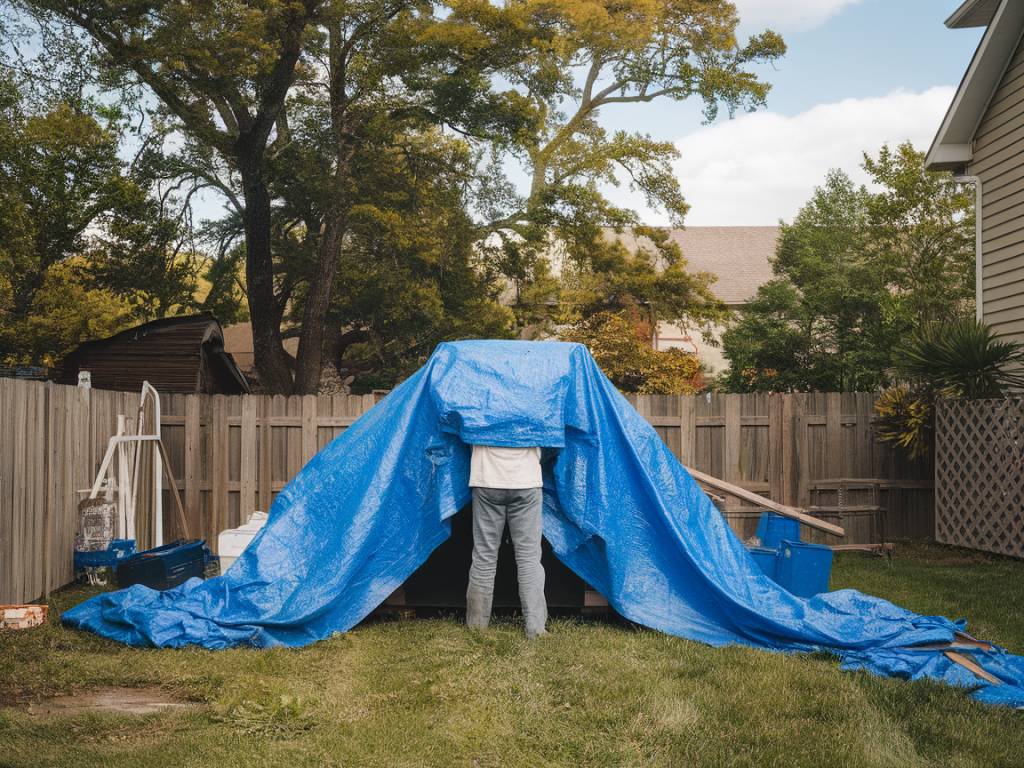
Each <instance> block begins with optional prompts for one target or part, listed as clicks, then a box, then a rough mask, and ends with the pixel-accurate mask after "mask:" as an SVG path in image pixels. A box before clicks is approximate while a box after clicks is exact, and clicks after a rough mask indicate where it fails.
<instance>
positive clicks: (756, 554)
mask: <svg viewBox="0 0 1024 768" xmlns="http://www.w3.org/2000/svg"><path fill="white" fill-rule="evenodd" d="M747 551H748V552H750V556H751V557H752V558H754V562H755V563H757V564H758V566H759V567H760V568H761V570H762V571H763V572H764V575H765V576H767V577H768V578H769V579H773V580H774V579H775V572H776V562H777V561H778V554H779V553H778V550H775V549H771V548H769V547H747Z"/></svg>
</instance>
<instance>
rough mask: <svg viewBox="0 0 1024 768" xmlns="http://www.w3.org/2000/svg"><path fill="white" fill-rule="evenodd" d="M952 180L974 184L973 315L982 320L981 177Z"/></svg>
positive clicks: (962, 177) (979, 320)
mask: <svg viewBox="0 0 1024 768" xmlns="http://www.w3.org/2000/svg"><path fill="white" fill-rule="evenodd" d="M953 181H956V182H959V183H960V184H973V185H974V316H975V318H977V320H978V322H979V323H981V322H984V319H985V313H984V312H983V311H982V295H983V293H982V253H981V177H980V176H968V175H963V176H954V177H953Z"/></svg>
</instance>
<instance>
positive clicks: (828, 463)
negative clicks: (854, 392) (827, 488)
mask: <svg viewBox="0 0 1024 768" xmlns="http://www.w3.org/2000/svg"><path fill="white" fill-rule="evenodd" d="M842 397H843V396H842V395H841V394H840V393H839V392H829V393H828V394H827V395H825V468H826V469H825V472H826V474H827V476H828V477H838V476H839V475H841V474H842V472H843V427H842V423H841V421H840V417H841V416H842V411H843V404H842Z"/></svg>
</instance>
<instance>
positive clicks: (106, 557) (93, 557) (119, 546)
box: [75, 539, 135, 571]
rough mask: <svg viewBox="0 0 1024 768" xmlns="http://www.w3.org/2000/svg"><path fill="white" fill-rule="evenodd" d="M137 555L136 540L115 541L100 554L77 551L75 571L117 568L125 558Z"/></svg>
mask: <svg viewBox="0 0 1024 768" xmlns="http://www.w3.org/2000/svg"><path fill="white" fill-rule="evenodd" d="M134 554H135V539H114V540H113V541H111V542H110V546H108V547H107V548H106V549H101V550H100V551H98V552H84V551H79V550H75V570H76V571H80V570H82V569H84V568H115V567H116V566H117V564H118V563H119V562H120V561H121V560H124V559H125V558H128V557H131V556H132V555H134Z"/></svg>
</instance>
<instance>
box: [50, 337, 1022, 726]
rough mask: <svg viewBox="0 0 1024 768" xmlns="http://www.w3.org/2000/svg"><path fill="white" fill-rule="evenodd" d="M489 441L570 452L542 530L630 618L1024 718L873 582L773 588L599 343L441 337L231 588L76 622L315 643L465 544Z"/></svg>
mask: <svg viewBox="0 0 1024 768" xmlns="http://www.w3.org/2000/svg"><path fill="white" fill-rule="evenodd" d="M472 445H492V446H504V447H509V448H534V447H538V446H539V447H541V448H545V449H550V450H551V451H553V452H554V454H555V456H554V460H553V461H550V462H549V461H545V462H544V466H543V486H544V487H543V533H544V536H545V537H546V538H547V540H548V542H549V544H550V545H551V548H552V550H553V551H554V553H555V555H556V556H557V557H558V558H559V559H560V560H561V561H562V562H563V563H565V565H566V566H568V567H569V568H570V569H572V570H573V571H575V572H576V573H577V574H578V575H579V576H580V577H581V578H582V579H583V580H584V581H586V582H587V583H588V584H590V585H591V586H593V587H594V588H595V589H596V590H598V591H599V592H600V593H601V594H603V595H604V596H605V597H606V598H607V599H608V602H609V603H610V605H611V606H612V607H613V608H614V609H615V610H616V611H617V612H618V613H620V614H621V615H622V616H624V617H626V618H627V619H630V620H632V621H634V622H636V623H638V624H643V625H645V626H648V627H651V628H653V629H657V630H661V631H663V632H667V633H669V634H672V635H677V636H679V637H685V638H689V639H692V640H696V641H700V642H704V643H708V644H710V645H713V646H722V645H728V644H732V643H737V644H743V645H749V646H756V647H759V648H764V649H767V650H772V651H790V652H811V651H827V652H830V653H833V654H835V655H836V656H838V657H839V658H840V659H841V661H842V664H843V667H844V668H847V669H867V670H870V671H872V672H874V673H876V674H881V675H892V676H898V677H903V678H911V679H917V678H922V677H927V678H932V679H936V680H942V681H945V682H947V683H950V684H953V685H959V686H965V687H968V688H969V689H970V690H971V691H972V695H973V696H975V697H976V698H978V699H980V700H982V701H987V702H993V703H1002V704H1008V705H1013V706H1024V685H1022V683H1024V658H1021V657H1019V656H1014V655H1011V654H1009V653H1007V652H1006V651H1004V650H1003V649H1000V648H998V647H995V646H989V645H981V644H972V643H973V641H971V640H970V638H967V637H966V636H965V635H964V634H963V632H964V626H965V625H964V623H963V622H954V621H951V620H949V619H946V618H943V617H940V616H920V615H917V614H914V613H912V612H910V611H907V610H905V609H903V608H900V607H898V606H896V605H893V604H892V603H890V602H888V601H885V600H881V599H879V598H876V597H870V596H868V595H864V594H862V593H860V592H857V591H855V590H839V591H836V592H828V593H824V594H820V595H817V596H815V597H812V598H801V597H797V596H795V595H792V594H790V593H789V592H787V591H786V590H784V589H783V588H781V587H780V586H779V585H777V584H776V583H775V582H774V581H772V580H771V579H769V578H767V577H766V576H764V575H763V574H762V573H761V570H760V568H758V566H757V564H756V563H755V562H754V561H753V560H752V559H751V557H750V555H749V553H748V552H747V550H746V548H745V547H744V546H743V544H742V542H740V541H739V539H737V537H736V536H735V535H734V534H733V532H732V530H731V529H730V528H729V525H728V524H727V523H726V521H725V520H724V518H723V517H722V515H721V514H720V513H719V511H718V509H717V508H716V507H715V506H714V505H713V504H712V502H711V500H710V499H709V498H708V496H707V495H706V494H705V493H704V492H703V491H702V490H701V489H700V487H699V486H698V485H697V483H696V482H695V481H694V480H693V478H692V477H691V476H690V474H689V473H688V472H687V471H686V469H685V468H684V467H683V466H682V465H681V464H680V463H679V461H678V460H677V459H676V458H675V456H673V455H672V453H671V452H670V451H669V449H668V447H667V446H666V445H665V443H664V442H663V441H662V440H661V438H660V437H659V436H658V434H657V433H656V432H655V430H654V428H653V427H652V426H651V425H649V424H648V423H647V422H646V421H645V420H644V419H643V418H642V417H641V416H640V415H639V414H638V413H637V412H636V411H635V410H634V409H633V408H632V407H631V406H630V405H629V403H628V402H627V401H626V400H625V398H624V397H623V396H622V395H621V394H620V393H619V392H618V391H617V390H616V389H615V387H614V386H613V385H612V383H611V382H610V381H609V380H608V379H607V377H605V376H604V374H603V373H602V372H601V371H600V369H599V368H598V366H597V364H596V363H595V362H594V359H593V358H592V357H591V356H590V354H589V352H588V351H587V349H586V348H585V347H583V346H581V345H578V344H567V343H562V342H522V341H463V342H455V343H446V344H441V345H439V346H438V347H437V349H436V350H435V351H434V354H433V355H432V356H431V357H430V359H429V360H428V361H427V363H426V364H425V365H424V366H423V367H422V368H420V370H419V371H417V372H416V373H415V374H413V375H412V376H411V377H410V378H409V379H407V380H406V381H404V382H403V383H402V384H401V385H399V386H398V387H396V388H395V390H394V391H392V392H391V394H390V395H388V396H387V397H386V398H385V399H384V400H383V401H381V402H380V403H379V404H378V405H377V406H375V407H374V408H373V409H371V410H370V411H368V412H367V413H366V414H364V415H363V416H362V417H361V418H360V419H359V420H358V421H357V422H356V423H355V424H353V425H352V427H350V428H349V429H348V430H346V431H345V432H344V433H342V434H341V435H340V436H339V437H338V438H336V439H335V440H334V441H333V442H331V443H330V444H329V445H327V446H326V447H324V449H323V450H321V451H320V453H318V454H317V455H316V456H315V457H314V458H313V459H312V460H311V461H310V462H309V463H308V464H307V465H306V466H305V467H304V468H303V469H302V471H300V472H299V474H298V475H297V476H296V477H295V478H294V479H293V480H292V481H291V482H290V483H289V484H288V485H287V486H286V487H285V488H284V490H283V491H282V492H281V493H280V494H279V495H278V497H277V499H275V501H274V504H273V506H272V508H271V510H270V517H269V520H268V521H267V523H266V525H265V526H264V527H263V529H262V530H261V531H260V533H259V534H258V535H257V536H256V538H255V539H254V540H253V542H252V544H251V545H250V546H249V547H248V548H247V549H246V551H245V552H244V553H243V554H242V556H241V557H239V558H238V560H236V561H235V563H234V564H233V565H232V566H231V568H230V569H228V571H227V573H225V574H224V575H223V576H221V577H218V578H214V579H210V580H208V581H205V582H204V581H200V580H198V579H194V580H191V581H189V582H186V583H185V584H182V585H181V586H179V587H176V588H174V589H171V590H167V591H165V592H156V591H153V590H151V589H148V588H146V587H142V586H134V587H130V588H128V589H125V590H121V591H119V592H112V593H107V594H102V595H98V596H96V597H94V598H91V599H90V600H87V601H85V602H83V603H81V604H80V605H78V606H76V607H75V608H72V609H71V610H70V611H68V612H66V613H65V614H64V616H63V621H64V622H65V624H67V625H68V626H72V627H80V628H83V629H88V630H91V631H93V632H96V633H98V634H100V635H104V636H106V637H111V638H114V639H116V640H119V641H121V642H124V643H128V644H131V645H139V646H146V645H151V646H157V647H165V648H167V647H180V646H185V645H190V644H196V645H201V646H204V647H206V648H228V647H231V646H238V645H250V646H255V647H270V646H277V645H288V646H302V645H306V644H308V643H311V642H314V641H316V640H320V639H322V638H325V637H328V636H329V635H331V634H332V633H334V632H344V631H346V630H348V629H351V628H352V627H353V626H355V625H356V624H357V623H358V622H359V621H360V620H361V619H363V618H364V617H365V616H366V615H368V614H369V613H370V611H372V610H373V609H374V608H375V607H376V606H378V605H379V604H380V603H381V602H383V601H384V599H385V598H386V597H387V596H388V595H390V594H391V593H392V592H393V591H394V590H395V589H397V588H398V587H399V586H401V584H402V583H403V582H404V581H405V580H406V579H407V578H408V577H409V576H410V575H411V574H412V573H413V572H414V571H415V570H416V569H417V568H418V567H419V566H420V565H422V564H423V562H424V561H425V560H426V559H427V557H428V556H429V555H430V553H431V552H432V551H433V550H434V549H435V548H436V547H437V546H438V545H439V544H440V543H441V542H442V541H444V540H445V539H446V538H447V537H448V536H449V533H450V530H451V522H450V518H451V517H452V515H454V514H455V513H456V512H458V511H459V510H460V509H462V508H463V507H464V506H465V505H466V504H467V503H468V502H469V500H470V488H469V474H470V463H471V448H470V446H472ZM951 648H955V649H956V654H959V655H960V656H961V657H968V656H969V659H970V663H971V664H974V665H975V666H976V667H977V669H978V670H980V671H981V673H982V674H979V673H978V672H975V671H972V670H971V669H970V668H969V666H966V665H965V664H963V663H961V661H962V659H961V660H960V661H958V660H957V659H956V654H954V655H952V656H951V655H950V654H951V651H950V650H949V649H951Z"/></svg>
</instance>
